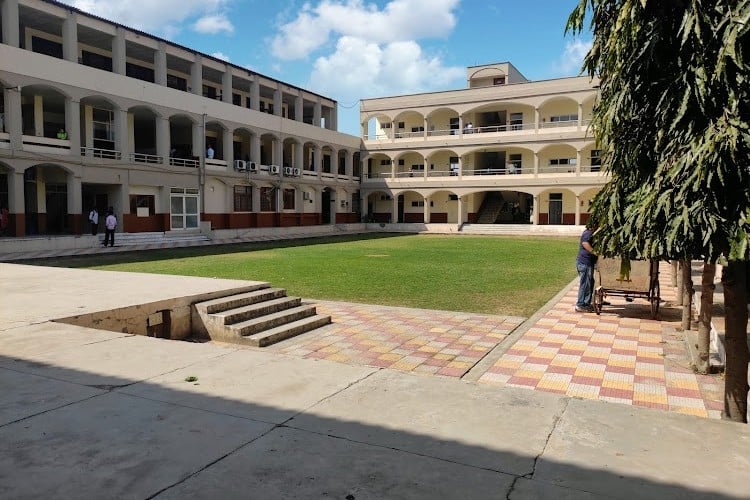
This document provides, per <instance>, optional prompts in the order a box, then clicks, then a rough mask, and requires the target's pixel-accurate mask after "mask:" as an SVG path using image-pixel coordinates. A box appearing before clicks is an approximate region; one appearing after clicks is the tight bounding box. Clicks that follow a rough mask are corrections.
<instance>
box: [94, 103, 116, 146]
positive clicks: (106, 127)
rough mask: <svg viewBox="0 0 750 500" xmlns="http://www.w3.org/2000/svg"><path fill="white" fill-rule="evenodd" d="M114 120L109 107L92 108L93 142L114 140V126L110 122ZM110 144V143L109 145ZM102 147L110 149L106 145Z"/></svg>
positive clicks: (110, 141)
mask: <svg viewBox="0 0 750 500" xmlns="http://www.w3.org/2000/svg"><path fill="white" fill-rule="evenodd" d="M113 120H114V113H113V112H112V111H111V110H109V109H100V108H94V109H93V118H92V122H93V126H94V142H95V143H96V142H97V141H106V142H109V143H112V142H114V140H115V134H114V127H113V126H112V122H113ZM111 145H112V144H110V146H111ZM94 147H103V146H97V145H96V144H95V145H94ZM103 149H111V148H107V147H103Z"/></svg>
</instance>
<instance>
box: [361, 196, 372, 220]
mask: <svg viewBox="0 0 750 500" xmlns="http://www.w3.org/2000/svg"><path fill="white" fill-rule="evenodd" d="M367 195H368V193H365V192H364V191H360V192H359V196H360V200H359V213H360V215H361V216H362V220H364V221H366V220H367V219H368V215H370V206H369V204H368V203H367V198H368V196H367ZM360 222H361V221H360Z"/></svg>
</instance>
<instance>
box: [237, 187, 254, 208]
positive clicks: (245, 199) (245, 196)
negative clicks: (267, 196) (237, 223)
mask: <svg viewBox="0 0 750 500" xmlns="http://www.w3.org/2000/svg"><path fill="white" fill-rule="evenodd" d="M252 210H253V187H252V186H234V211H235V212H252Z"/></svg>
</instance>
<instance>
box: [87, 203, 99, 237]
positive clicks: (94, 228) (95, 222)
mask: <svg viewBox="0 0 750 500" xmlns="http://www.w3.org/2000/svg"><path fill="white" fill-rule="evenodd" d="M89 224H91V236H96V233H98V232H99V212H97V211H96V207H91V211H90V212H89Z"/></svg>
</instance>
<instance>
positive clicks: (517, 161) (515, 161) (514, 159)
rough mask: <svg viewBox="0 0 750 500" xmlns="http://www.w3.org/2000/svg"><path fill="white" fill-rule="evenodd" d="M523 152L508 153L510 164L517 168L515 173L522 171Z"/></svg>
mask: <svg viewBox="0 0 750 500" xmlns="http://www.w3.org/2000/svg"><path fill="white" fill-rule="evenodd" d="M521 158H522V157H521V154H520V153H519V154H512V155H508V164H509V165H512V166H513V168H514V169H515V173H520V172H521Z"/></svg>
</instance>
